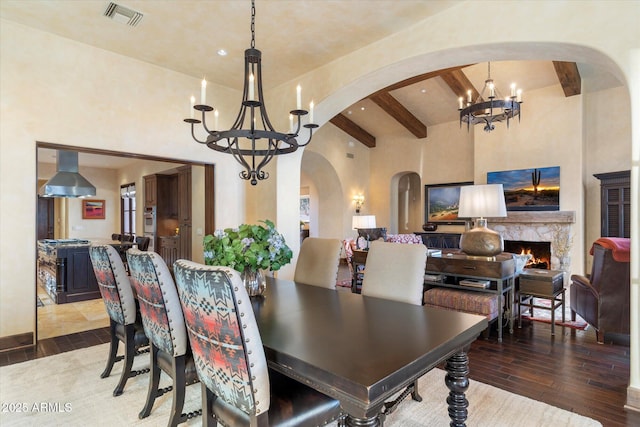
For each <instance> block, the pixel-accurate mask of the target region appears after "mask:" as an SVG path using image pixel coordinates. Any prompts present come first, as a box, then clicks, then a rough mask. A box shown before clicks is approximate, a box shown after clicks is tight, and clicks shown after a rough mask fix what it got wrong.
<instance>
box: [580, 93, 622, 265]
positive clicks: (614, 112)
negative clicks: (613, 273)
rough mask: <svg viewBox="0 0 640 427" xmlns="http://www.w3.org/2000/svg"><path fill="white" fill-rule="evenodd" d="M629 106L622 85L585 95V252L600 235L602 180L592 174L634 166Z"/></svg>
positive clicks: (589, 260) (587, 261)
mask: <svg viewBox="0 0 640 427" xmlns="http://www.w3.org/2000/svg"><path fill="white" fill-rule="evenodd" d="M630 107H631V106H630V98H629V93H628V91H627V90H626V89H625V88H622V87H620V88H615V89H611V90H606V91H598V92H594V93H588V94H586V95H584V107H583V108H584V116H585V117H587V118H588V120H585V121H584V164H585V168H584V178H583V179H584V181H583V188H584V190H585V206H586V207H587V209H586V218H585V238H584V252H585V253H586V252H588V250H589V249H590V248H591V244H592V243H593V242H594V241H595V240H596V239H597V238H598V237H600V181H599V180H598V179H596V178H595V177H594V176H593V174H595V173H603V172H615V171H622V170H630V169H631V156H630V154H631V123H630V122H629V121H628V120H626V114H625V112H628V111H629V110H630ZM591 260H592V257H587V259H586V265H585V271H586V272H589V273H590V272H591Z"/></svg>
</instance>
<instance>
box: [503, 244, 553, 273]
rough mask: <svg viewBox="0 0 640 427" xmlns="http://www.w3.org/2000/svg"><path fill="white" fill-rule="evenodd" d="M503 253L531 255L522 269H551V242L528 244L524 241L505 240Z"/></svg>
mask: <svg viewBox="0 0 640 427" xmlns="http://www.w3.org/2000/svg"><path fill="white" fill-rule="evenodd" d="M504 251H505V252H511V253H514V254H521V255H526V254H531V255H532V257H531V259H530V260H529V262H527V265H525V266H524V268H539V269H543V270H550V269H551V242H529V241H526V240H505V241H504Z"/></svg>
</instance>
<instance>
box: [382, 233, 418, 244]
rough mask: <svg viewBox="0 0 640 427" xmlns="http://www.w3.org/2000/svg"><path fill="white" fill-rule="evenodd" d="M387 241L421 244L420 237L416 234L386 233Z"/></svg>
mask: <svg viewBox="0 0 640 427" xmlns="http://www.w3.org/2000/svg"><path fill="white" fill-rule="evenodd" d="M387 242H391V243H412V244H421V243H422V238H421V237H420V236H418V235H417V234H413V233H411V234H387Z"/></svg>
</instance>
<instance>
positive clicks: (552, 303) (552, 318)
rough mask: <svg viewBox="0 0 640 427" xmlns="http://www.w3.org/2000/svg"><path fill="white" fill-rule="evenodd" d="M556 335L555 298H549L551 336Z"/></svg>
mask: <svg viewBox="0 0 640 427" xmlns="http://www.w3.org/2000/svg"><path fill="white" fill-rule="evenodd" d="M555 334H556V298H555V297H553V296H552V297H551V336H554V335H555Z"/></svg>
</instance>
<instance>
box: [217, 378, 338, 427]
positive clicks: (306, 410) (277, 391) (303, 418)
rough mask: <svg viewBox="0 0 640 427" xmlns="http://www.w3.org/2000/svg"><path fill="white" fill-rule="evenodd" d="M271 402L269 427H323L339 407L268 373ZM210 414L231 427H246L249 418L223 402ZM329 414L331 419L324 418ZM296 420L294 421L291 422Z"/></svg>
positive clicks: (294, 383) (291, 381) (335, 402)
mask: <svg viewBox="0 0 640 427" xmlns="http://www.w3.org/2000/svg"><path fill="white" fill-rule="evenodd" d="M269 382H270V386H271V395H272V396H278V398H277V399H272V400H271V406H270V407H269V426H270V427H285V426H287V427H288V426H322V425H325V424H328V423H330V422H332V421H333V420H334V419H335V414H336V413H339V412H340V403H339V402H338V401H337V400H334V399H330V398H328V397H327V396H325V395H323V394H321V393H319V392H315V393H314V392H311V393H310V392H309V391H310V390H311V389H309V387H307V386H306V385H304V384H302V383H299V382H298V381H295V380H292V379H291V378H289V377H287V376H285V375H282V374H281V373H279V372H276V371H274V370H272V369H269ZM212 406H213V408H212V410H213V412H214V414H215V416H216V418H217V419H220V420H225V422H226V423H227V424H228V425H231V426H248V425H250V421H251V420H250V418H249V415H247V414H246V413H245V412H243V411H241V410H239V409H238V408H237V407H235V406H233V405H230V404H228V403H226V402H225V401H224V400H222V399H215V400H214V401H213V405H212ZM327 414H330V416H327ZM294 417H295V418H294Z"/></svg>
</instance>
